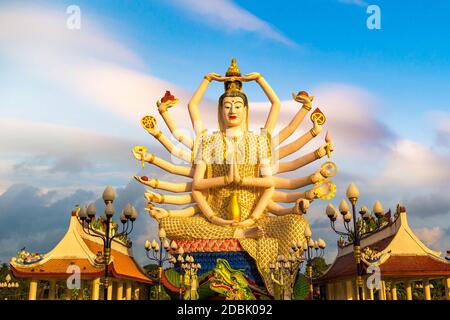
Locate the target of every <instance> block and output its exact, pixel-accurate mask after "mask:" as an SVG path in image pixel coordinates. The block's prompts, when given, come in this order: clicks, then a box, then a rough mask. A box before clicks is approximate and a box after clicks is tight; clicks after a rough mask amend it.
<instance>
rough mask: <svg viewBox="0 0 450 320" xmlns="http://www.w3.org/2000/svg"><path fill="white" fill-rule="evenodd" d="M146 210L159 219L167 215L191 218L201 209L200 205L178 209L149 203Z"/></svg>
mask: <svg viewBox="0 0 450 320" xmlns="http://www.w3.org/2000/svg"><path fill="white" fill-rule="evenodd" d="M144 210H146V211H148V212H149V213H150V215H151V216H152V217H153V218H155V219H157V220H160V219H164V218H167V217H178V218H189V217H192V216H194V215H196V214H197V213H200V209H199V207H198V206H190V207H187V208H184V209H178V210H167V209H163V208H158V207H155V206H153V205H150V206H149V205H147V208H145V209H144Z"/></svg>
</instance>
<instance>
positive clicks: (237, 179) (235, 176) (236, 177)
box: [230, 162, 242, 185]
mask: <svg viewBox="0 0 450 320" xmlns="http://www.w3.org/2000/svg"><path fill="white" fill-rule="evenodd" d="M230 167H234V170H233V182H234V183H236V184H238V185H240V184H241V183H242V178H241V176H240V175H239V168H238V166H237V163H236V162H233V164H232V165H231V166H230Z"/></svg>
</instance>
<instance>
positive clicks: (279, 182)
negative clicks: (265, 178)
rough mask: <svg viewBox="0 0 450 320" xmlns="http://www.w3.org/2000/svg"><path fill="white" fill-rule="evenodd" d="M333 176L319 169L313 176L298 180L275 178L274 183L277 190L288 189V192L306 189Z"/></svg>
mask: <svg viewBox="0 0 450 320" xmlns="http://www.w3.org/2000/svg"><path fill="white" fill-rule="evenodd" d="M330 176H331V175H330V174H329V173H328V172H327V171H324V170H322V169H318V170H317V171H316V172H314V173H313V174H311V175H309V176H306V177H301V178H296V179H286V178H281V177H275V176H274V177H273V181H274V183H275V188H276V189H288V190H295V189H298V188H303V187H306V186H307V185H310V184H314V183H316V182H319V181H322V180H325V179H326V178H328V177H330Z"/></svg>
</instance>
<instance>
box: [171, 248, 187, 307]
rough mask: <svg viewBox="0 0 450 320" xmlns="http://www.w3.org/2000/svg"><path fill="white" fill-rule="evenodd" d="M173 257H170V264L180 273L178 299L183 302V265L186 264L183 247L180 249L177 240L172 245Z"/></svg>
mask: <svg viewBox="0 0 450 320" xmlns="http://www.w3.org/2000/svg"><path fill="white" fill-rule="evenodd" d="M170 249H171V255H172V257H169V263H171V264H172V265H173V267H174V269H175V270H177V271H178V274H179V283H178V299H179V300H183V270H184V269H183V267H182V266H183V263H184V257H183V255H184V249H183V247H179V248H178V245H177V243H176V242H175V240H173V241H172V243H171V244H170Z"/></svg>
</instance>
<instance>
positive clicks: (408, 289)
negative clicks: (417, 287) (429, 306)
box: [405, 281, 413, 300]
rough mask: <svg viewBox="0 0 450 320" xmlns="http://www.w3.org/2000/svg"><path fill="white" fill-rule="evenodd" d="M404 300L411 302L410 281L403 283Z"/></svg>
mask: <svg viewBox="0 0 450 320" xmlns="http://www.w3.org/2000/svg"><path fill="white" fill-rule="evenodd" d="M405 290H406V300H412V299H413V296H412V283H411V281H405Z"/></svg>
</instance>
